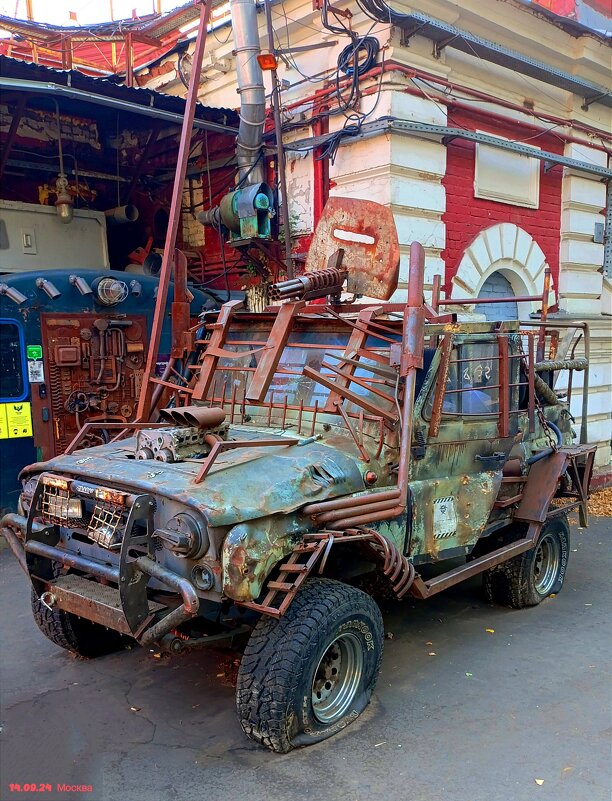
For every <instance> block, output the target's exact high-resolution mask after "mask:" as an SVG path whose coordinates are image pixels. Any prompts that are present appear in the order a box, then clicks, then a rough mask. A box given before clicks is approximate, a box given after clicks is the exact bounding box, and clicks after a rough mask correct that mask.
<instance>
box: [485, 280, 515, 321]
mask: <svg viewBox="0 0 612 801" xmlns="http://www.w3.org/2000/svg"><path fill="white" fill-rule="evenodd" d="M513 296H514V290H513V288H512V284H511V283H510V281H508V279H507V278H506V276H505V275H502V273H500V272H499V271H497V272H494V273H491V275H490V276H489V277H488V278H486V279H485V282H484V284H483V285H482V286H481V287H480V292H479V293H478V297H479V298H511V297H513ZM478 311H479V312H481V313H482V314H484V315H485V316H486V318H487V320H517V319H518V304H517V303H516V302H515V301H513V300H509V301H506V302H505V303H487V304H483V305H482V306H479V307H478Z"/></svg>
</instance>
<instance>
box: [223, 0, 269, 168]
mask: <svg viewBox="0 0 612 801" xmlns="http://www.w3.org/2000/svg"><path fill="white" fill-rule="evenodd" d="M229 5H230V13H231V17H232V30H233V36H234V51H235V54H236V77H237V81H238V94H239V95H240V126H239V128H238V138H237V142H236V159H237V161H238V178H239V180H240V181H241V182H245V183H249V184H257V183H263V180H264V165H263V159H262V158H261V156H262V140H263V130H264V123H265V120H266V93H265V89H264V83H263V74H262V72H261V67H260V66H259V62H258V61H257V56H258V55H259V53H260V46H259V26H258V23H257V6H256V5H255V2H254V0H230V4H229Z"/></svg>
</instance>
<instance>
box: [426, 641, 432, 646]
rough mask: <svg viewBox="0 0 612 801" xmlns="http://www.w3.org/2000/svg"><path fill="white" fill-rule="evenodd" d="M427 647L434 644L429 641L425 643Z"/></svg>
mask: <svg viewBox="0 0 612 801" xmlns="http://www.w3.org/2000/svg"><path fill="white" fill-rule="evenodd" d="M425 645H433V643H432V642H431V640H427V642H426V643H425Z"/></svg>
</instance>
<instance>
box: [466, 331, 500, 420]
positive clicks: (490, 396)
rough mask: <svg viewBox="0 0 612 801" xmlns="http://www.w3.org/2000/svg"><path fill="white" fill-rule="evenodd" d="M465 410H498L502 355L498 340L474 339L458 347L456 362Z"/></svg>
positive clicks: (475, 412)
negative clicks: (499, 355)
mask: <svg viewBox="0 0 612 801" xmlns="http://www.w3.org/2000/svg"><path fill="white" fill-rule="evenodd" d="M457 367H458V371H459V377H460V386H461V393H460V394H461V404H462V405H461V413H462V414H497V413H498V412H499V359H498V348H497V343H496V342H471V343H469V344H466V345H462V346H461V347H460V348H459V364H458V365H457Z"/></svg>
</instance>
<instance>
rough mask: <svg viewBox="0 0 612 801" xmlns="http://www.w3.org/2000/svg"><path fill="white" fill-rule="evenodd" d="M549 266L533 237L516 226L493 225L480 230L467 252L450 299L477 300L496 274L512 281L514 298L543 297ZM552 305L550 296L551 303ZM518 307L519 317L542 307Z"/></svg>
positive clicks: (458, 271)
mask: <svg viewBox="0 0 612 801" xmlns="http://www.w3.org/2000/svg"><path fill="white" fill-rule="evenodd" d="M546 267H548V262H547V261H546V256H545V254H544V251H543V250H542V248H541V247H540V246H539V245H538V243H537V242H536V240H535V239H534V238H533V237H532V236H531V234H528V233H527V231H525V230H524V229H523V228H519V226H518V225H515V224H514V223H500V224H498V225H493V226H491V227H490V228H487V229H485V230H484V231H481V232H480V233H479V234H478V236H477V237H476V238H475V239H474V240H473V241H472V242H471V243H470V245H468V247H467V248H466V249H465V252H464V254H463V257H462V259H461V261H460V263H459V268H458V270H457V274H456V275H455V277H454V278H453V280H452V289H451V297H452V298H453V299H454V298H457V299H459V298H466V299H468V298H475V297H478V296H479V294H480V291H481V289H482V287H483V285H484V283H485V281H487V279H488V278H489V277H490V276H491V275H493V273H496V272H499V273H501V274H502V275H503V276H504V278H506V279H507V280H508V281H509V283H510V285H511V286H512V290H513V294H514V295H516V296H521V295H534V296H535V295H541V294H542V291H543V289H544V270H545V269H546ZM552 303H554V296H553V295H552V293H551V297H550V298H549V304H552ZM466 305H467V304H466ZM517 305H518V312H519V316H520V317H525V316H527V315H529V314H531V313H532V312H536V311H538V309H539V308H540V307H541V303H538V302H537V301H535V302H531V303H529V302H527V303H518V304H517ZM481 309H482V307H481ZM481 309H477V310H478V311H481Z"/></svg>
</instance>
